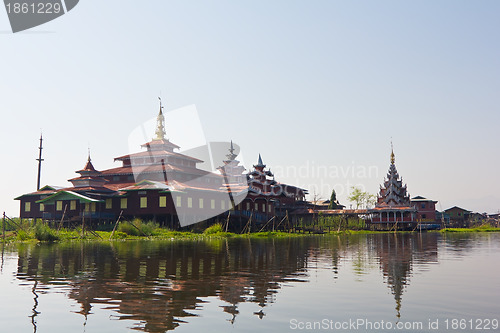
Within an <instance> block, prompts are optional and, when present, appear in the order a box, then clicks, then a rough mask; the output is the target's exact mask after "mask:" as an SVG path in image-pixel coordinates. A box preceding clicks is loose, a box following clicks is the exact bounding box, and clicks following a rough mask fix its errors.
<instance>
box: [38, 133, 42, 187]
mask: <svg viewBox="0 0 500 333" xmlns="http://www.w3.org/2000/svg"><path fill="white" fill-rule="evenodd" d="M42 141H43V138H42V134H41V133H40V147H38V149H39V150H40V152H39V155H38V158H37V159H36V160H37V161H38V177H37V180H36V190H37V191H38V190H39V189H40V176H41V174H42V161H43V158H42V149H43V148H42Z"/></svg>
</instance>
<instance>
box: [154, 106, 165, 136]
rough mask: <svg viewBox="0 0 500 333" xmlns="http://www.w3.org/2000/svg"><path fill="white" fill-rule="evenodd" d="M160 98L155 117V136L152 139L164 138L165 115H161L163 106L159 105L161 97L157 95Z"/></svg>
mask: <svg viewBox="0 0 500 333" xmlns="http://www.w3.org/2000/svg"><path fill="white" fill-rule="evenodd" d="M158 99H159V100H160V112H159V113H158V117H156V131H155V134H156V137H155V138H154V140H165V134H166V133H165V117H164V116H163V111H162V110H163V106H162V105H161V98H160V97H158Z"/></svg>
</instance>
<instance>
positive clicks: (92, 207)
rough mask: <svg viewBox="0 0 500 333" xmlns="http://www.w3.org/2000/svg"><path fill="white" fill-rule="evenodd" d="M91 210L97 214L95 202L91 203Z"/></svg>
mask: <svg viewBox="0 0 500 333" xmlns="http://www.w3.org/2000/svg"><path fill="white" fill-rule="evenodd" d="M90 210H91V211H92V213H95V211H96V204H95V202H92V203H90Z"/></svg>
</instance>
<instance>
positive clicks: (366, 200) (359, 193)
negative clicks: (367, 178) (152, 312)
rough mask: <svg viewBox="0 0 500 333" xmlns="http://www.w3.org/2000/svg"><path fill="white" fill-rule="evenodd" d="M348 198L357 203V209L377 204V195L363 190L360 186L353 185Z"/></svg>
mask: <svg viewBox="0 0 500 333" xmlns="http://www.w3.org/2000/svg"><path fill="white" fill-rule="evenodd" d="M347 199H348V200H349V201H350V202H353V203H355V204H356V209H358V208H359V207H362V206H365V207H366V208H368V207H369V206H371V205H373V204H375V199H376V196H375V194H370V193H368V192H365V191H363V190H361V189H360V188H359V187H356V186H353V187H351V194H349V196H348V197H347Z"/></svg>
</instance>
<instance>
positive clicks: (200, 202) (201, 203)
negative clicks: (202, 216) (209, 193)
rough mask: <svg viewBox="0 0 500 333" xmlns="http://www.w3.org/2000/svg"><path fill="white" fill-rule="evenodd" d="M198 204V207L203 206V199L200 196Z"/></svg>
mask: <svg viewBox="0 0 500 333" xmlns="http://www.w3.org/2000/svg"><path fill="white" fill-rule="evenodd" d="M199 206H200V208H203V199H202V198H200V200H199Z"/></svg>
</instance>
